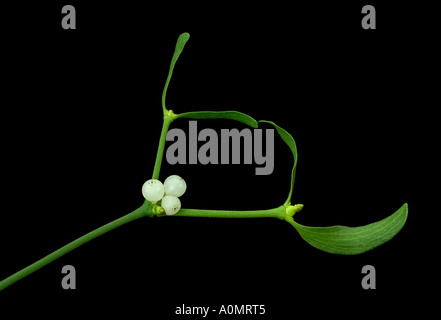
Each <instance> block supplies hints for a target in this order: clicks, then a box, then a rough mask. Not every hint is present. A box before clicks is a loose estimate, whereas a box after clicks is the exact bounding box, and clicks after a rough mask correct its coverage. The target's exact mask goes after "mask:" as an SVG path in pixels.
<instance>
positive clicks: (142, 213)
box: [0, 201, 153, 291]
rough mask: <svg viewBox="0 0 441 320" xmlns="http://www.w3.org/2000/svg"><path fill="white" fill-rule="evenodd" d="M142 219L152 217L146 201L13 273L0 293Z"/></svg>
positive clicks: (3, 284) (1, 284)
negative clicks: (88, 244)
mask: <svg viewBox="0 0 441 320" xmlns="http://www.w3.org/2000/svg"><path fill="white" fill-rule="evenodd" d="M142 217H153V213H152V211H151V204H150V203H149V202H147V201H145V202H144V204H143V205H142V206H141V207H139V208H138V209H136V210H135V211H132V212H131V213H129V214H126V215H125V216H123V217H121V218H119V219H116V220H114V221H112V222H109V223H107V224H105V225H103V226H102V227H99V228H97V229H95V230H93V231H91V232H89V233H87V234H85V235H84V236H82V237H80V238H78V239H76V240H74V241H72V242H70V243H68V244H66V245H65V246H63V247H61V248H60V249H58V250H56V251H54V252H52V253H51V254H48V255H47V256H45V257H44V258H42V259H40V260H38V261H37V262H34V263H33V264H31V265H29V266H27V267H26V268H24V269H22V270H20V271H18V272H16V273H14V274H13V275H11V276H9V277H8V278H6V279H4V280H3V281H1V282H0V291H2V290H3V289H5V288H7V287H9V286H10V285H11V284H14V283H15V282H17V281H18V280H20V279H23V278H24V277H26V276H28V275H30V274H31V273H33V272H35V271H37V270H39V269H41V268H42V267H44V266H46V265H47V264H49V263H51V262H52V261H54V260H56V259H58V258H60V257H62V256H64V255H65V254H66V253H68V252H71V251H72V250H74V249H76V248H78V247H79V246H81V245H83V244H85V243H87V242H89V241H90V240H92V239H95V238H96V237H99V236H101V235H103V234H104V233H107V232H109V231H111V230H113V229H115V228H118V227H120V226H122V225H124V224H126V223H128V222H130V221H133V220H136V219H139V218H142Z"/></svg>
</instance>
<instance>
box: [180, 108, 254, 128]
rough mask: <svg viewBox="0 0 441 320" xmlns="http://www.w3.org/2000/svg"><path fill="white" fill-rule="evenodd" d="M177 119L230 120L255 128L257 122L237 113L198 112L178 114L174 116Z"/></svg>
mask: <svg viewBox="0 0 441 320" xmlns="http://www.w3.org/2000/svg"><path fill="white" fill-rule="evenodd" d="M178 118H188V119H230V120H236V121H239V122H242V123H245V124H246V125H248V126H250V127H252V128H257V121H256V120H254V119H253V118H251V117H250V116H249V115H247V114H245V113H242V112H238V111H198V112H186V113H180V114H177V115H176V116H175V119H178Z"/></svg>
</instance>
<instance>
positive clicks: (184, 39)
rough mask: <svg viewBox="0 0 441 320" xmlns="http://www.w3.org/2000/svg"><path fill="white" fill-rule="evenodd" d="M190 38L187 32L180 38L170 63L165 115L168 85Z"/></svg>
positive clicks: (165, 89)
mask: <svg viewBox="0 0 441 320" xmlns="http://www.w3.org/2000/svg"><path fill="white" fill-rule="evenodd" d="M189 38H190V34H188V33H186V32H185V33H183V34H181V35H180V36H179V38H178V41H177V42H176V48H175V52H174V54H173V57H172V60H171V63H170V69H169V71H168V76H167V80H166V81H165V86H164V90H163V92H162V111H164V114H165V113H166V112H167V108H166V107H165V96H166V95H167V88H168V84H169V83H170V79H171V77H172V74H173V69H174V68H175V64H176V61H178V58H179V55H180V54H181V52H182V50H184V46H185V44H186V43H187V41H188V39H189Z"/></svg>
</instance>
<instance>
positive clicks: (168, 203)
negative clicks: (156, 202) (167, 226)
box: [161, 195, 181, 216]
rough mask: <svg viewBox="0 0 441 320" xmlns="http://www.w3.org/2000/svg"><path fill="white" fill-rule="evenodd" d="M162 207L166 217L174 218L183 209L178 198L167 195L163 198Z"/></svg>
mask: <svg viewBox="0 0 441 320" xmlns="http://www.w3.org/2000/svg"><path fill="white" fill-rule="evenodd" d="M161 207H163V208H164V211H165V214H166V215H168V216H172V215H174V214H176V213H177V212H178V211H179V210H180V209H181V201H180V200H179V198H178V197H175V196H169V195H166V196H164V198H162V201H161Z"/></svg>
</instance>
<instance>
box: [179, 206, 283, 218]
mask: <svg viewBox="0 0 441 320" xmlns="http://www.w3.org/2000/svg"><path fill="white" fill-rule="evenodd" d="M285 215H286V207H285V206H280V207H277V208H273V209H267V210H251V211H228V210H200V209H181V210H179V212H178V213H177V214H175V215H174V216H176V217H198V218H278V219H281V220H285Z"/></svg>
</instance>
